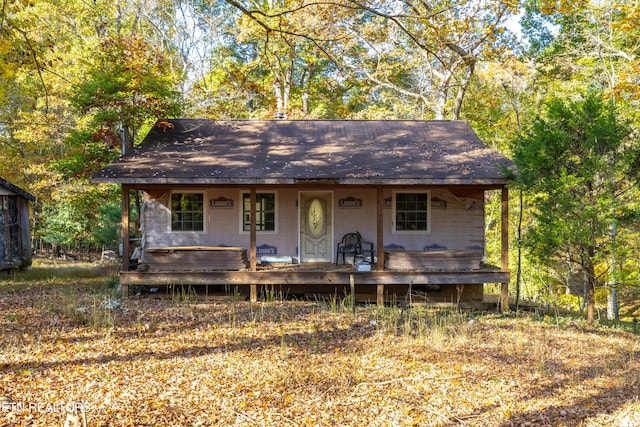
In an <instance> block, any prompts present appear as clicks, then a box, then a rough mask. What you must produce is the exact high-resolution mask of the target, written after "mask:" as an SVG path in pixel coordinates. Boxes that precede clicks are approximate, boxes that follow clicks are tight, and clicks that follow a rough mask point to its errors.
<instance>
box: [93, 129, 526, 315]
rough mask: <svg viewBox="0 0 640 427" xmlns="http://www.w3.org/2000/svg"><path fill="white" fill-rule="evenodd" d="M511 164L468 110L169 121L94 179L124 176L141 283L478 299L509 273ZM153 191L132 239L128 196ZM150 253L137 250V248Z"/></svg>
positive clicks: (126, 268) (126, 239)
mask: <svg viewBox="0 0 640 427" xmlns="http://www.w3.org/2000/svg"><path fill="white" fill-rule="evenodd" d="M512 166H513V165H512V162H511V161H510V160H509V159H507V158H506V157H505V156H503V155H501V154H500V153H498V152H497V151H495V150H492V149H490V148H488V147H487V146H486V145H485V144H484V143H483V142H482V141H481V140H480V139H479V138H478V137H477V135H476V134H475V133H474V131H473V130H472V129H471V127H470V126H469V125H468V124H467V123H466V122H462V121H387V120H378V121H362V120H359V121H358V120H354V121H351V120H348V121H347V120H277V121H256V120H239V121H213V120H196V119H175V120H160V121H158V122H157V123H156V125H155V126H154V127H153V129H152V130H151V131H150V132H149V134H148V135H147V136H146V138H145V139H144V141H143V142H142V144H141V145H139V146H138V147H136V148H135V149H134V150H132V151H130V152H128V153H126V154H124V155H123V156H122V157H121V158H120V159H118V160H117V161H115V162H113V163H112V164H110V165H108V166H107V167H105V168H104V169H103V170H101V171H100V172H99V173H97V174H96V175H94V176H93V182H96V183H117V184H120V185H122V194H123V198H122V202H123V217H122V225H123V226H122V236H123V245H124V251H123V252H124V254H126V256H124V257H123V258H124V261H123V267H122V271H121V273H120V283H121V285H122V287H123V290H124V291H125V293H126V290H127V288H128V286H130V285H150V286H154V287H156V286H163V285H166V286H172V285H182V284H190V285H194V286H206V287H207V289H208V287H209V286H221V287H225V288H227V289H229V288H234V287H236V288H238V289H241V290H242V289H244V288H243V287H246V288H248V289H249V294H250V297H251V299H255V298H256V296H257V292H258V290H259V287H260V286H278V287H280V288H286V289H284V292H285V293H289V294H299V293H306V292H315V290H316V289H318V286H320V285H325V286H327V287H332V288H338V287H341V286H342V287H344V286H347V287H348V286H349V285H350V284H351V283H355V287H356V291H357V292H358V293H359V294H361V295H364V296H365V297H366V296H372V299H373V300H375V301H377V302H378V303H382V302H383V301H384V300H385V299H388V298H389V299H391V298H396V297H398V298H399V297H401V296H403V295H405V294H406V292H407V289H413V290H414V291H417V292H420V293H421V294H422V295H423V296H424V298H425V299H426V300H427V301H431V302H448V303H451V302H461V301H469V302H474V301H477V302H481V301H482V300H483V284H485V283H502V284H503V288H505V289H506V284H507V283H508V282H509V277H510V276H509V269H508V265H507V259H508V257H507V251H508V232H507V230H508V225H507V223H508V221H507V218H508V203H507V201H508V189H507V185H508V183H509V173H508V171H509V169H511V168H512ZM132 190H138V191H142V192H144V202H143V203H142V204H141V209H140V210H141V212H140V219H139V221H140V223H139V229H140V233H141V235H140V236H136V239H135V240H133V239H130V225H129V224H130V218H129V212H130V210H131V209H130V200H129V199H130V197H129V195H130V193H131V192H132ZM495 190H497V191H499V192H501V197H502V204H501V206H502V212H501V215H500V218H501V222H502V248H501V251H502V253H501V259H502V261H501V265H500V266H490V265H487V264H486V262H485V261H486V257H485V255H486V254H485V200H486V199H485V195H486V192H487V191H495ZM134 251H135V253H136V258H137V259H138V260H139V263H138V262H135V263H130V261H129V259H128V258H129V255H130V254H132V253H134Z"/></svg>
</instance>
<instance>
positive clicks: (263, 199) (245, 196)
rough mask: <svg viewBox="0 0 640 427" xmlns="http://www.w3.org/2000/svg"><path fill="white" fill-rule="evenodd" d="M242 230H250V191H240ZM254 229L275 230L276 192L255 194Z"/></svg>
mask: <svg viewBox="0 0 640 427" xmlns="http://www.w3.org/2000/svg"><path fill="white" fill-rule="evenodd" d="M242 231H251V194H250V193H242ZM256 231H276V193H257V194H256Z"/></svg>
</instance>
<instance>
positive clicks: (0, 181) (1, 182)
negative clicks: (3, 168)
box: [0, 178, 36, 202]
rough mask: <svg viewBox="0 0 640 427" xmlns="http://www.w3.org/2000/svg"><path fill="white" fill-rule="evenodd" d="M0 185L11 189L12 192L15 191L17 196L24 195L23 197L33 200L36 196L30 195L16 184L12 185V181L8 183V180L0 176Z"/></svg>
mask: <svg viewBox="0 0 640 427" xmlns="http://www.w3.org/2000/svg"><path fill="white" fill-rule="evenodd" d="M0 187H4V188H6V189H7V190H9V191H11V192H12V193H15V194H17V195H19V196H22V197H24V198H25V199H27V200H29V201H32V202H35V201H36V198H35V197H34V196H33V195H31V194H30V193H27V192H26V191H24V190H23V189H22V188H20V187H18V186H17V185H14V184H12V183H10V182H9V181H7V180H5V179H2V178H0Z"/></svg>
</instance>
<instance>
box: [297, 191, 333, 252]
mask: <svg viewBox="0 0 640 427" xmlns="http://www.w3.org/2000/svg"><path fill="white" fill-rule="evenodd" d="M314 193H315V194H324V195H326V196H327V198H328V200H329V201H330V203H331V208H330V212H328V213H327V218H330V219H331V226H330V228H331V230H329V229H327V234H328V235H329V262H335V260H334V256H335V254H334V251H333V247H334V243H335V227H334V220H335V217H334V216H335V208H334V192H333V190H299V191H298V213H297V216H298V227H297V233H298V237H297V240H298V257H299V258H300V263H303V262H310V263H312V262H318V261H304V260H303V258H302V244H303V242H302V240H301V235H302V210H303V206H302V195H303V194H304V195H310V196H307V197H308V198H311V197H313V194H314Z"/></svg>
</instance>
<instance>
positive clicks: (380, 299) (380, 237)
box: [372, 187, 384, 307]
mask: <svg viewBox="0 0 640 427" xmlns="http://www.w3.org/2000/svg"><path fill="white" fill-rule="evenodd" d="M376 199H377V200H376V240H377V242H378V246H377V248H376V253H377V254H378V265H377V270H378V271H383V270H384V192H383V187H378V188H377V194H376ZM372 261H373V260H372ZM376 304H377V305H378V306H380V307H382V306H384V283H378V287H377V291H376Z"/></svg>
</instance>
